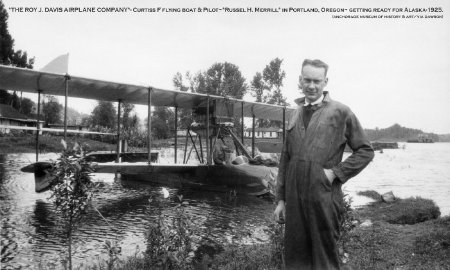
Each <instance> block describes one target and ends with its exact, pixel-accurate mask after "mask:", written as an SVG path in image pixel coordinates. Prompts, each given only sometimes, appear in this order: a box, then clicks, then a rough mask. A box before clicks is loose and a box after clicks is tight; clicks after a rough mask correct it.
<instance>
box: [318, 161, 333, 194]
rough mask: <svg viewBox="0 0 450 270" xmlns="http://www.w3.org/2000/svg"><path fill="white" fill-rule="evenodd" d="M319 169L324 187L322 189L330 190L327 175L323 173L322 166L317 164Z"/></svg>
mask: <svg viewBox="0 0 450 270" xmlns="http://www.w3.org/2000/svg"><path fill="white" fill-rule="evenodd" d="M319 171H320V174H319V175H320V180H321V184H322V186H323V187H324V189H325V190H326V191H330V192H331V183H330V180H328V177H327V175H326V174H325V171H324V168H322V167H320V166H319Z"/></svg>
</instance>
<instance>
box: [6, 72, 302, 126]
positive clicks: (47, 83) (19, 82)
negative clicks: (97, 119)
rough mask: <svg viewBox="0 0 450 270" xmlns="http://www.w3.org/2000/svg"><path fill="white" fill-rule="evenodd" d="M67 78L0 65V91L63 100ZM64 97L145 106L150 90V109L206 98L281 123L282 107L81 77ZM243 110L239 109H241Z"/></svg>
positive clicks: (186, 104)
mask: <svg viewBox="0 0 450 270" xmlns="http://www.w3.org/2000/svg"><path fill="white" fill-rule="evenodd" d="M67 78H68V77H67V75H64V74H54V73H47V72H41V71H36V70H31V69H23V68H16V67H10V66H4V65H0V89H4V90H14V91H22V92H30V93H38V91H41V93H43V94H46V95H56V96H65V88H66V86H65V85H66V80H67ZM69 78H70V79H69V81H68V96H69V97H77V98H87V99H95V100H103V101H112V102H117V101H119V100H121V101H123V102H127V103H133V104H141V105H148V90H149V89H150V88H151V89H152V98H151V105H152V106H170V107H180V108H195V107H196V106H198V105H199V104H200V103H202V102H204V101H205V100H206V99H207V98H208V97H209V98H210V100H227V102H232V103H234V104H235V106H233V107H234V115H236V116H241V113H242V111H243V114H244V116H245V117H252V116H253V115H254V116H255V117H256V118H261V119H269V120H282V119H283V110H284V108H285V107H283V106H278V105H271V104H264V103H257V102H248V101H242V100H238V99H233V98H226V97H221V96H212V95H205V94H199V93H189V92H181V91H176V90H164V89H159V88H156V87H151V86H142V85H133V84H125V83H117V82H111V81H102V80H96V79H89V78H83V77H76V76H70V77H69ZM242 107H243V108H242ZM293 112H294V108H290V107H287V108H286V120H288V119H289V117H290V115H291V114H292V113H293Z"/></svg>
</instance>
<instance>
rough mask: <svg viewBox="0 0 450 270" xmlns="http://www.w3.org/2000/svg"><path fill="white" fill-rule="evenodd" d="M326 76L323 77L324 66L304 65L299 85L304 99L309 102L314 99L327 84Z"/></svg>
mask: <svg viewBox="0 0 450 270" xmlns="http://www.w3.org/2000/svg"><path fill="white" fill-rule="evenodd" d="M327 83H328V78H327V77H325V68H320V67H313V66H310V65H306V66H304V67H303V69H302V75H301V76H300V87H301V89H302V92H303V94H304V95H305V98H306V100H307V101H308V102H309V103H311V102H314V101H316V100H317V99H318V98H320V96H321V95H322V93H323V89H324V88H325V86H327Z"/></svg>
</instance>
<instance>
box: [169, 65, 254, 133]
mask: <svg viewBox="0 0 450 270" xmlns="http://www.w3.org/2000/svg"><path fill="white" fill-rule="evenodd" d="M185 77H186V79H187V81H188V85H187V86H186V85H185V84H184V81H183V76H182V75H181V73H177V74H175V76H174V79H173V83H174V86H175V87H176V88H177V89H178V90H186V89H187V90H186V91H190V92H193V93H203V94H210V95H217V96H228V97H233V98H236V99H242V97H243V96H244V95H245V93H246V92H247V84H246V82H245V78H244V77H243V76H242V73H241V71H240V70H239V67H238V66H236V65H234V64H232V63H228V62H224V63H215V64H213V65H212V66H211V67H210V68H209V69H208V70H206V71H205V72H202V71H199V72H197V73H196V74H195V75H192V74H191V73H189V72H187V73H186V76H185ZM182 117H184V118H182V119H183V120H181V122H182V125H185V126H187V125H189V124H190V122H191V118H190V117H187V115H186V114H184V115H182ZM234 124H235V127H236V128H237V130H238V132H239V129H240V127H241V125H240V117H235V119H234Z"/></svg>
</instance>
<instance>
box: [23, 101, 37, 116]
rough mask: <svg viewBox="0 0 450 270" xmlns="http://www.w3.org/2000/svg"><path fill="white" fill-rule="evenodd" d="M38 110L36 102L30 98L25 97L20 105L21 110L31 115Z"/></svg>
mask: <svg viewBox="0 0 450 270" xmlns="http://www.w3.org/2000/svg"><path fill="white" fill-rule="evenodd" d="M35 111H36V103H34V101H32V100H31V99H29V98H23V99H22V103H21V105H20V112H21V113H23V114H24V115H26V116H31V115H32V114H33V113H35Z"/></svg>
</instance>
